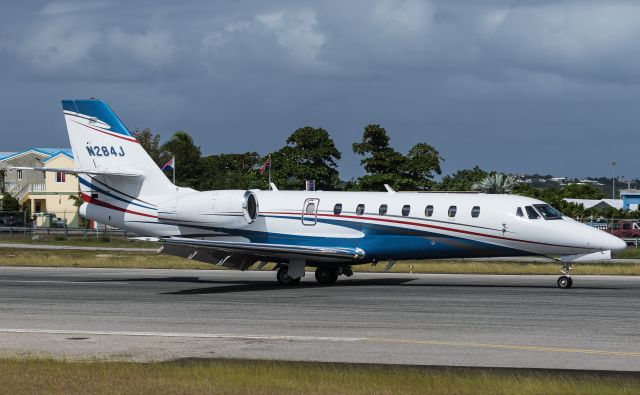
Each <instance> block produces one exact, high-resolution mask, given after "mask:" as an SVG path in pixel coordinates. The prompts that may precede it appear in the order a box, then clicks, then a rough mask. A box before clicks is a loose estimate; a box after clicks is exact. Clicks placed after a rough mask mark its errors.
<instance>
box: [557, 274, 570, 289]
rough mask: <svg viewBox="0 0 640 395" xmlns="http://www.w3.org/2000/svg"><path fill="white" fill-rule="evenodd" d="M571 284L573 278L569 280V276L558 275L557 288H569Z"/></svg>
mask: <svg viewBox="0 0 640 395" xmlns="http://www.w3.org/2000/svg"><path fill="white" fill-rule="evenodd" d="M572 285H573V280H571V277H567V276H560V277H559V278H558V288H562V289H566V288H571V286H572Z"/></svg>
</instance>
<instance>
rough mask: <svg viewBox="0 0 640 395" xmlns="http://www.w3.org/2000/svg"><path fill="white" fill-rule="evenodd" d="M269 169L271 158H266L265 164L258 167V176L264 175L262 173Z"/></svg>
mask: <svg viewBox="0 0 640 395" xmlns="http://www.w3.org/2000/svg"><path fill="white" fill-rule="evenodd" d="M270 168H271V157H269V158H267V160H266V162H264V164H263V165H262V166H260V168H259V169H258V171H259V172H260V174H264V172H265V171H267V170H269V169H270Z"/></svg>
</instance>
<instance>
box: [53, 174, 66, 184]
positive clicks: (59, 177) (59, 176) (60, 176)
mask: <svg viewBox="0 0 640 395" xmlns="http://www.w3.org/2000/svg"><path fill="white" fill-rule="evenodd" d="M66 180H67V173H61V172H56V182H65V181H66Z"/></svg>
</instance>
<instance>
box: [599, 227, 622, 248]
mask: <svg viewBox="0 0 640 395" xmlns="http://www.w3.org/2000/svg"><path fill="white" fill-rule="evenodd" d="M594 230H595V229H594ZM597 232H598V237H597V240H595V241H594V244H595V245H597V246H598V248H599V249H601V250H605V251H606V250H611V251H618V250H624V249H625V248H627V243H626V242H625V241H624V240H622V239H621V238H619V237H617V236H614V235H610V234H609V233H606V232H603V231H601V230H597Z"/></svg>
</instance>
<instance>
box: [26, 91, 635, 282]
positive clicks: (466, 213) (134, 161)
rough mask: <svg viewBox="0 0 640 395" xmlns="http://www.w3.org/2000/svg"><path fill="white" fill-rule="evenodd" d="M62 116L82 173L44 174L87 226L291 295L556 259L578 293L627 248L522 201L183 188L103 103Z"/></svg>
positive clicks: (82, 105) (79, 104) (85, 104)
mask: <svg viewBox="0 0 640 395" xmlns="http://www.w3.org/2000/svg"><path fill="white" fill-rule="evenodd" d="M62 107H63V109H64V117H65V120H66V124H67V130H68V133H69V139H70V141H71V147H72V149H73V153H74V157H75V162H76V164H77V168H75V169H67V168H60V169H52V168H47V169H41V168H37V169H38V170H45V171H55V172H65V173H72V174H77V175H78V179H79V181H80V185H81V196H82V199H83V200H84V204H83V205H82V206H81V207H80V214H81V215H82V216H83V217H85V218H88V219H92V220H95V221H98V222H101V223H104V224H108V225H111V226H115V227H118V228H121V229H125V230H127V231H132V232H135V233H137V234H139V235H141V236H148V237H152V238H154V239H157V240H159V241H161V242H162V243H163V246H162V248H160V250H159V251H160V252H162V253H165V254H170V255H176V256H181V257H185V258H187V259H192V260H197V261H202V262H207V263H212V264H217V265H221V266H224V267H227V268H231V269H238V270H246V269H248V268H249V267H251V266H252V265H254V264H256V263H259V264H258V266H259V267H260V268H261V267H262V266H264V264H265V262H267V261H271V262H277V268H278V271H277V280H278V281H279V282H280V283H281V284H283V285H294V284H297V283H299V282H300V279H301V277H303V276H304V275H305V267H308V266H309V267H314V268H315V277H316V279H317V281H318V282H319V283H324V284H327V283H333V282H335V281H336V280H337V279H338V277H339V276H340V275H346V276H351V275H352V274H353V272H352V269H351V268H352V266H353V265H361V264H376V263H377V262H378V261H388V262H389V263H388V264H387V268H390V267H391V266H392V265H393V262H395V261H397V260H404V259H434V258H438V259H441V258H471V257H505V256H509V257H510V256H546V257H553V258H555V259H559V260H560V261H561V262H562V269H561V271H562V273H563V275H562V276H560V277H559V278H558V281H557V283H558V286H559V287H560V288H570V287H571V285H572V283H573V282H572V280H571V263H572V262H579V261H589V260H603V259H610V257H611V250H620V249H623V248H625V247H626V245H625V243H624V242H623V241H622V240H621V239H619V238H617V237H614V236H612V235H610V234H607V233H605V232H603V231H602V230H599V229H594V228H592V227H589V226H587V225H583V224H581V223H579V222H576V221H574V220H572V219H571V218H568V217H565V216H564V215H563V214H562V213H560V212H559V211H558V210H556V209H554V208H553V207H551V206H549V205H548V204H546V203H545V202H542V201H539V200H536V199H531V198H527V197H522V196H513V195H487V194H481V193H429V192H427V193H422V192H395V191H393V190H392V189H391V188H387V189H388V191H387V192H325V191H278V190H277V189H275V188H274V190H270V191H262V190H221V191H205V192H199V191H195V190H193V189H190V188H182V187H177V186H175V185H174V184H173V183H171V181H169V179H168V178H167V177H166V176H165V174H164V173H163V172H162V171H161V170H160V169H159V168H158V166H157V165H156V163H154V161H153V160H152V159H151V158H150V157H149V155H147V153H146V152H145V150H144V149H143V148H142V147H141V146H140V144H139V143H138V141H137V140H136V139H135V138H134V137H133V136H132V134H131V133H130V131H129V130H128V129H127V128H126V127H125V126H124V124H123V123H122V122H121V121H120V119H119V118H118V117H117V116H116V115H115V113H114V112H113V111H112V110H111V109H110V108H109V106H108V105H107V104H106V103H105V102H104V101H102V100H95V99H91V100H63V101H62ZM23 169H26V168H23ZM29 169H31V168H29Z"/></svg>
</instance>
